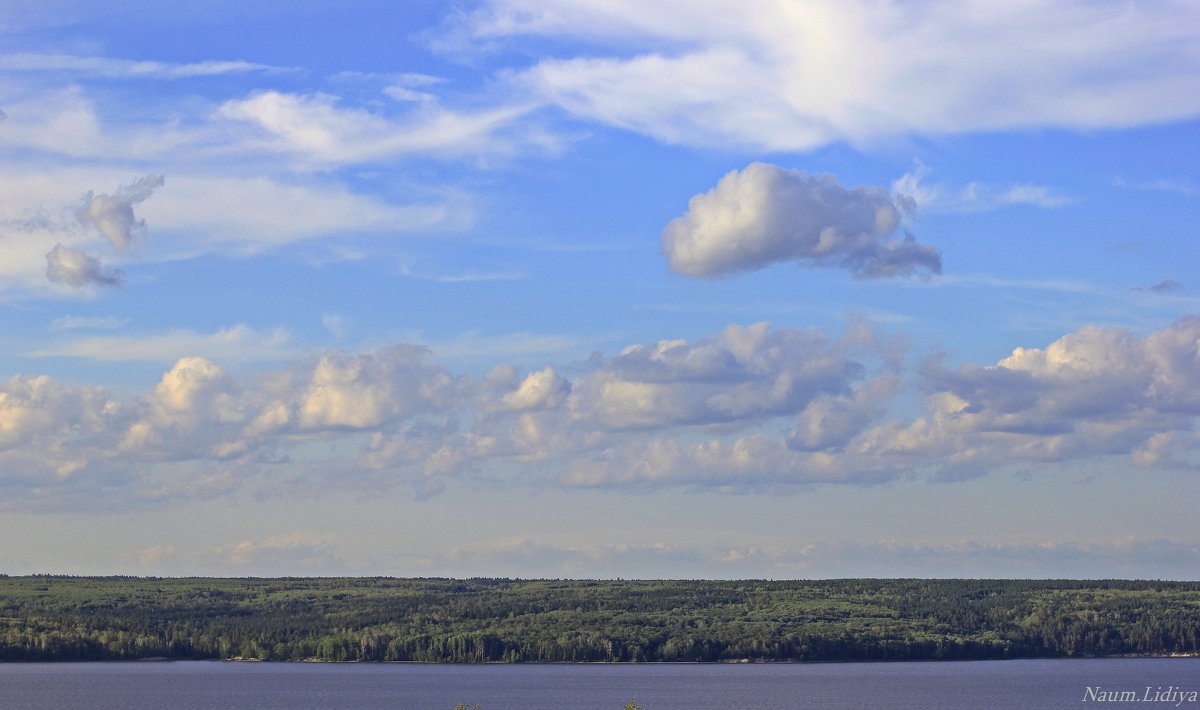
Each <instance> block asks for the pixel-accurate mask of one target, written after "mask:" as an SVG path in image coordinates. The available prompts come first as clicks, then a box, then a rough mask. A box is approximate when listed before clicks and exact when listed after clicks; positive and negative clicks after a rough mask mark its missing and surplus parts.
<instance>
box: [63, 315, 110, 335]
mask: <svg viewBox="0 0 1200 710" xmlns="http://www.w3.org/2000/svg"><path fill="white" fill-rule="evenodd" d="M128 322H129V319H128V318H118V317H117V316H94V317H92V316H72V315H66V316H59V317H58V318H55V319H54V320H52V321H50V326H49V329H50V330H51V331H52V332H58V331H64V330H114V329H116V328H120V327H121V326H123V325H125V324H126V323H128Z"/></svg>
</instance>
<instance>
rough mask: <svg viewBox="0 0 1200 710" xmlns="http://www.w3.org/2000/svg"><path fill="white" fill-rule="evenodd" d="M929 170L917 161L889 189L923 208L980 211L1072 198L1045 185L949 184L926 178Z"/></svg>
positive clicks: (1064, 201) (1052, 203)
mask: <svg viewBox="0 0 1200 710" xmlns="http://www.w3.org/2000/svg"><path fill="white" fill-rule="evenodd" d="M931 173H932V171H931V170H930V169H929V167H928V166H926V165H925V164H924V163H921V162H920V161H917V162H916V163H915V165H914V166H913V169H912V170H911V171H910V172H908V173H905V174H904V175H902V176H901V177H899V178H897V179H896V180H895V181H893V182H892V192H893V193H895V194H897V195H904V196H906V197H908V198H910V199H912V201H913V202H914V203H915V204H916V206H917V208H918V209H920V210H921V211H923V212H925V211H929V212H983V211H985V210H994V209H999V208H1002V207H1012V206H1017V205H1026V206H1030V207H1042V208H1056V207H1065V206H1067V205H1070V204H1073V203H1074V202H1075V201H1076V200H1075V199H1073V198H1071V197H1069V196H1067V195H1065V194H1063V193H1062V192H1060V191H1059V190H1056V189H1054V188H1052V187H1049V186H1047V185H1038V184H1035V183H1013V184H1009V185H1003V186H997V185H988V184H985V183H980V182H969V183H967V184H966V185H962V186H957V187H951V186H947V185H942V184H935V183H930V182H929V181H927V178H928V177H929V175H930V174H931Z"/></svg>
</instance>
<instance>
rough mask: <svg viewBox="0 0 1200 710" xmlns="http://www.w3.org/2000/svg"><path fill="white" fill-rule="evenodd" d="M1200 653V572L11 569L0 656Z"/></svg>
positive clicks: (719, 657) (662, 658)
mask: <svg viewBox="0 0 1200 710" xmlns="http://www.w3.org/2000/svg"><path fill="white" fill-rule="evenodd" d="M1198 653H1200V583H1195V582H1152V581H1122V580H1101V581H1074V580H1051V581H1046V580H919V579H909V580H904V579H900V580H871V579H863V580H827V581H758V580H743V581H672V580H649V581H647V580H618V581H607V580H606V581H599V580H511V579H467V580H454V579H395V578H342V579H335V578H287V579H209V578H192V579H175V578H171V579H166V578H131V577H62V576H27V577H0V660H5V661H33V660H40V661H45V660H132V659H144V658H168V659H218V658H219V659H235V658H240V659H258V660H273V661H304V660H318V661H423V662H450V663H484V662H510V663H521V662H648V661H658V662H670V661H699V662H719V661H725V662H730V661H744V660H746V661H866V660H926V659H999V658H1026V657H1067V656H1106V655H1119V654H1148V655H1168V654H1198Z"/></svg>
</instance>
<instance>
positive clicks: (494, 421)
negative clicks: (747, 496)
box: [0, 317, 1200, 507]
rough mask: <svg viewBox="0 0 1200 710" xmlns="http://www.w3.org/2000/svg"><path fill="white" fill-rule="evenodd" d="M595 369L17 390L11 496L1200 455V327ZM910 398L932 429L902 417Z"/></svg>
mask: <svg viewBox="0 0 1200 710" xmlns="http://www.w3.org/2000/svg"><path fill="white" fill-rule="evenodd" d="M233 332H234V333H240V335H234V336H232V337H233V338H234V339H235V340H236V339H237V338H242V339H244V340H245V342H243V343H241V344H240V345H238V347H237V348H234V349H233V350H234V353H235V354H236V353H237V351H238V348H242V347H244V348H247V349H252V350H254V351H256V352H260V351H263V350H265V349H267V348H266V346H264V345H263V344H262V343H258V342H255V339H256V338H261V337H262V336H258V335H257V334H255V333H254V332H253V331H248V329H234V331H233ZM127 340H129V339H120V338H110V339H92V341H93V345H92V346H91V349H92V350H95V351H96V352H99V353H102V354H105V355H107V356H110V357H111V354H112V353H113V352H114V351H118V350H120V348H122V347H128V344H127V343H126V342H125V341H127ZM106 342H107V343H108V347H104V346H103V344H104V343H106ZM204 344H209V345H211V343H210V342H209V340H208V339H205V340H203V341H202V342H201V345H204ZM175 347H177V345H176V346H175ZM98 356H100V355H98ZM126 356H128V354H127V355H126ZM258 357H261V355H259V356H258ZM576 367H578V365H576ZM584 367H586V370H585V371H584V372H582V373H581V374H579V375H578V376H576V377H574V378H567V377H565V376H563V375H562V374H561V373H560V371H559V369H557V368H555V367H553V366H545V367H542V368H540V369H535V370H531V371H524V372H523V371H521V370H519V369H518V368H515V367H510V366H500V367H497V368H494V369H493V370H492V371H491V372H489V373H488V374H487V375H485V376H483V377H481V378H476V377H472V376H466V375H456V374H454V373H453V372H451V371H450V370H448V369H446V368H445V367H443V366H442V365H441V364H439V363H438V362H437V361H435V360H434V359H433V357H432V356H431V355H430V354H429V352H428V351H427V350H425V349H424V348H421V347H419V346H413V345H400V346H392V347H388V348H381V349H379V350H376V351H373V352H369V353H359V354H354V353H343V352H331V353H326V354H325V355H324V356H322V357H320V358H319V359H317V360H316V361H309V362H301V363H293V364H290V365H286V366H282V367H275V368H269V369H265V370H264V369H262V368H258V372H257V374H256V375H255V376H254V377H253V378H245V377H241V376H239V375H237V374H236V373H235V372H231V371H230V370H227V369H226V368H225V367H224V366H223V365H221V364H219V362H218V361H217V360H216V359H215V358H209V357H202V356H197V355H188V356H184V357H181V358H179V359H178V360H177V361H175V362H174V363H173V365H171V366H170V367H169V368H167V369H166V371H165V372H164V374H163V375H162V377H161V379H160V380H159V381H158V383H157V384H156V385H155V386H154V387H153V388H152V389H151V390H150V391H148V392H146V393H144V394H143V395H141V396H136V395H135V396H130V397H127V398H125V399H124V400H118V399H116V398H114V397H112V396H111V395H109V394H108V393H106V392H105V391H104V390H101V389H98V388H89V387H82V386H74V385H66V384H64V383H60V382H57V381H55V380H53V379H51V378H48V377H44V376H42V377H28V376H17V377H14V378H11V379H10V380H9V382H8V383H7V384H5V385H3V386H0V480H3V481H4V483H5V484H6V485H8V486H9V488H10V490H11V491H13V495H12V498H11V500H13V501H19V500H34V501H57V502H58V504H60V505H67V504H68V503H69V504H70V505H73V506H79V505H82V506H84V507H87V506H88V505H90V504H89V503H88V502H87V497H88V495H91V494H93V493H94V492H95V491H97V490H101V489H103V490H107V491H109V492H110V493H111V495H108V496H107V497H106V498H105V501H107V502H106V504H112V505H115V506H118V507H119V506H121V505H131V504H133V503H134V502H138V501H140V502H142V503H145V502H148V501H161V500H170V499H172V498H174V497H179V496H188V495H225V494H227V493H228V492H231V491H233V490H236V489H237V488H238V486H239V484H240V482H241V481H244V480H246V479H247V478H248V477H252V476H254V475H255V474H256V473H258V472H261V471H266V470H270V467H271V466H273V465H274V464H275V463H276V462H279V461H284V460H290V457H292V456H295V457H297V460H298V461H303V464H300V463H297V464H296V465H297V466H298V470H311V471H322V472H323V473H321V474H320V475H317V474H313V478H312V479H311V480H310V481H309V483H310V484H311V487H312V489H313V490H314V491H316V492H318V493H319V492H320V491H321V490H323V487H324V486H336V487H337V489H338V490H344V489H345V488H346V487H347V486H351V485H353V486H357V487H359V488H361V489H362V490H363V491H364V492H368V491H375V490H378V489H382V488H386V487H390V486H394V485H397V484H400V483H405V484H411V485H413V486H414V489H415V490H416V491H417V492H418V493H419V494H420V495H430V494H433V493H436V492H437V491H439V490H440V489H441V488H442V487H443V486H444V485H446V482H447V481H449V480H452V479H454V478H458V477H465V476H481V477H483V479H484V480H490V481H493V482H496V481H508V482H510V483H511V484H527V485H532V486H545V485H564V486H567V487H603V488H616V489H645V488H656V487H703V488H710V489H713V490H717V491H729V492H734V491H750V492H763V491H786V490H793V491H794V490H798V488H799V487H803V486H806V485H814V484H873V483H881V482H887V481H894V480H897V479H904V478H917V479H928V478H936V479H961V478H966V477H970V476H978V475H984V474H986V473H988V472H991V471H995V470H1001V469H1005V468H1006V467H1011V466H1013V465H1015V464H1016V465H1022V466H1027V467H1029V470H1030V471H1034V472H1036V471H1039V470H1041V469H1042V467H1047V469H1048V468H1049V467H1048V466H1047V465H1049V464H1054V465H1058V464H1062V463H1064V462H1086V463H1088V464H1100V465H1102V466H1103V467H1104V468H1106V469H1110V468H1112V464H1119V463H1122V462H1129V463H1131V464H1133V465H1135V466H1138V467H1140V468H1143V469H1163V470H1166V469H1172V468H1175V469H1179V468H1183V469H1187V468H1194V467H1195V463H1194V459H1195V451H1196V450H1197V449H1198V448H1200V436H1197V434H1196V424H1197V421H1198V420H1200V394H1198V393H1200V318H1195V317H1192V318H1185V319H1182V320H1180V321H1178V322H1176V323H1174V324H1172V325H1171V326H1169V327H1166V328H1164V329H1161V330H1159V331H1156V332H1153V333H1150V334H1147V335H1145V336H1138V335H1136V334H1134V333H1132V332H1129V331H1126V330H1123V329H1119V328H1085V329H1082V330H1080V331H1077V332H1074V333H1070V334H1068V335H1066V336H1064V337H1062V338H1060V339H1059V340H1057V341H1055V342H1053V343H1051V344H1049V345H1047V346H1046V347H1044V348H1017V349H1015V350H1014V351H1013V353H1012V354H1011V355H1010V356H1009V357H1007V358H1004V359H1001V360H999V361H998V362H996V363H995V364H991V365H982V366H981V365H975V364H966V365H962V366H961V367H958V368H957V369H949V368H946V367H944V366H943V365H942V364H941V363H940V362H939V361H937V360H930V361H927V362H925V363H924V364H923V365H922V367H921V369H920V373H919V377H918V378H916V379H915V382H910V381H909V379H908V378H906V377H904V375H903V369H902V367H903V355H902V354H901V353H900V352H899V350H898V348H897V347H896V345H895V344H894V343H893V342H892V341H891V340H889V339H886V338H882V337H880V335H879V334H878V333H875V332H874V331H873V330H872V329H870V328H869V327H867V326H866V325H865V324H862V323H857V324H852V325H851V327H849V328H847V329H846V331H845V332H844V333H843V334H842V335H841V337H839V338H837V339H830V338H828V337H827V336H826V335H825V334H823V333H821V332H819V331H799V330H792V329H776V330H772V329H770V328H769V327H768V326H767V325H766V324H757V325H753V326H747V327H740V326H730V327H729V328H727V329H725V331H723V332H722V333H720V334H718V335H716V336H712V337H709V338H702V339H697V340H694V341H690V342H689V341H683V340H668V341H659V342H657V343H648V344H642V345H633V346H630V347H627V348H625V349H624V350H623V351H621V352H620V353H619V354H616V355H613V356H611V357H603V356H599V355H597V356H595V357H593V358H591V359H590V360H589V361H588V363H587V364H586V365H585V366H584ZM914 383H915V384H917V385H919V389H920V391H921V394H922V401H921V411H920V412H919V413H917V414H916V415H911V414H905V413H903V412H900V411H897V410H894V409H893V408H892V407H891V402H892V400H893V398H895V397H896V396H897V395H898V394H900V393H901V392H902V391H904V390H905V388H906V387H908V386H909V385H910V384H914ZM317 444H322V445H320V446H318V445H317ZM324 444H328V446H326V445H324ZM339 447H341V448H340V449H339ZM347 447H348V448H349V452H350V453H349V454H348V453H347ZM351 469H352V470H354V471H356V472H357V474H356V475H354V476H345V475H341V474H342V473H343V472H345V471H347V470H351ZM47 504H49V503H47Z"/></svg>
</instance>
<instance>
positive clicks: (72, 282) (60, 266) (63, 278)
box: [46, 244, 124, 288]
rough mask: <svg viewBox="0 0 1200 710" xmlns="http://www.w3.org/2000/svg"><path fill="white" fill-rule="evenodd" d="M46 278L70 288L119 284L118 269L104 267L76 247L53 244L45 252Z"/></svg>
mask: <svg viewBox="0 0 1200 710" xmlns="http://www.w3.org/2000/svg"><path fill="white" fill-rule="evenodd" d="M46 278H48V279H50V280H51V281H54V282H57V283H62V284H66V285H68V286H70V287H72V288H86V287H88V286H120V285H121V281H122V280H123V278H124V276H123V274H122V273H121V271H120V269H111V268H106V267H105V266H104V265H102V264H101V263H100V260H99V259H97V258H96V257H94V256H89V255H88V254H85V253H84V252H82V251H80V250H78V249H72V248H70V247H65V246H63V245H62V244H56V245H54V248H53V249H51V250H50V251H49V252H48V253H47V254H46Z"/></svg>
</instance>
